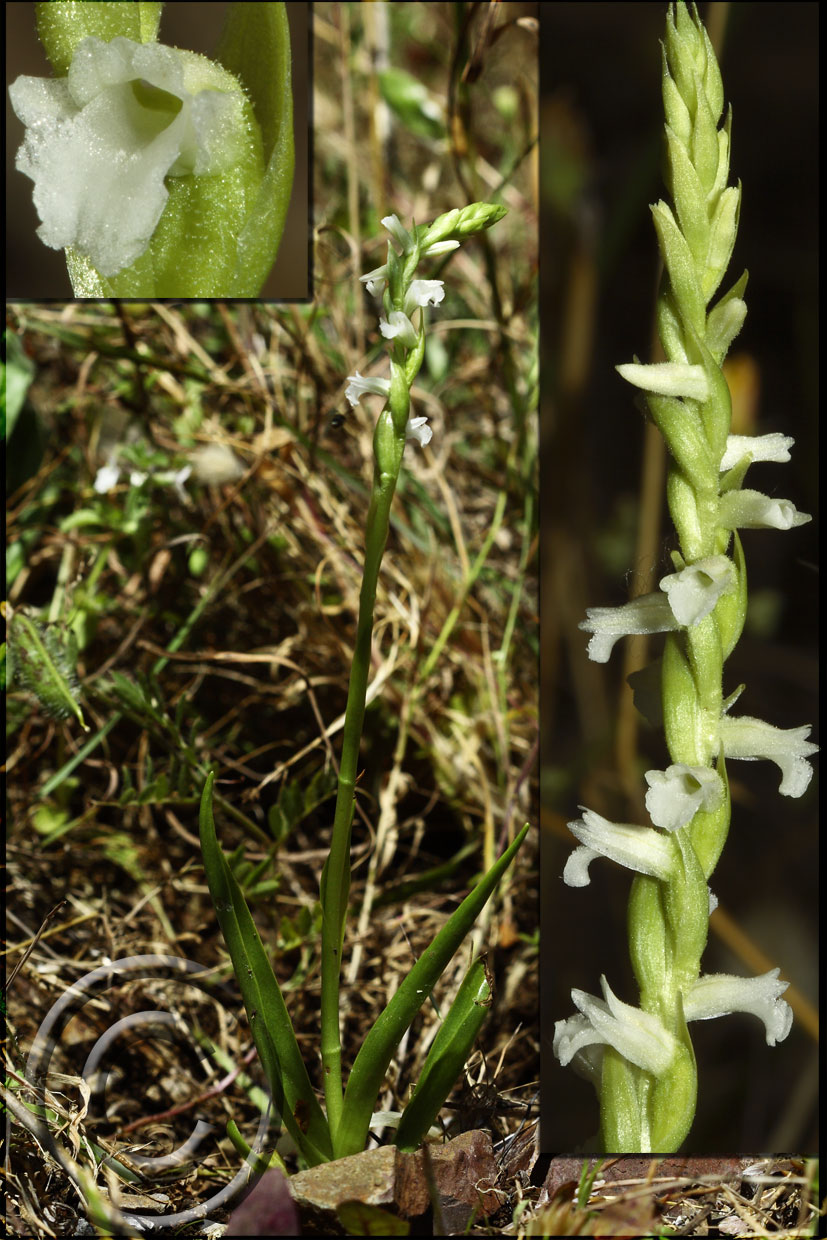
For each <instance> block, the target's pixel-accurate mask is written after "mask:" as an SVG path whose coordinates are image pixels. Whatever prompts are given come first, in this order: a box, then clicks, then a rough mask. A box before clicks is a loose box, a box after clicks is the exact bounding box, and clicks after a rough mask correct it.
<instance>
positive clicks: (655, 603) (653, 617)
mask: <svg viewBox="0 0 827 1240" xmlns="http://www.w3.org/2000/svg"><path fill="white" fill-rule="evenodd" d="M586 615H587V617H588V619H587V620H581V622H580V624H579V625H578V626H577V627H578V628H581V629H583V630H585V632H587V633H591V634H592V638H591V640H590V641H589V658H590V659H592V660H593V662H595V663H607V662H608V659H609V655H610V654H611V653H612V648H613V646H614V644H615V642H616V641H618V640H619V639H620V638H621V637H628V636H629V635H630V634H633V633H666V632H668V631H670V630H673V629H678V628H680V625H679V623H678V621H677V620H676V619H675V616H674V614H673V612H672V608H671V607H670V606H669V599H668V598H667V596H666V595H665V594H663V593H657V592H656V593H653V594H642V595H641V596H640V597H639V598H634V599H632V600H631V602H629V603H624V604H623V605H622V606H621V607H589V608H587V609H586Z"/></svg>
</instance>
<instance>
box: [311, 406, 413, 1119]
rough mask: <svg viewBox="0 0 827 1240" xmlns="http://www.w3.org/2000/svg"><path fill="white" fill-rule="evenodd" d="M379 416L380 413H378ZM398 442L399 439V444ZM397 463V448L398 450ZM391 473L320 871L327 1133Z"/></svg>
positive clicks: (368, 552) (385, 479) (383, 483)
mask: <svg viewBox="0 0 827 1240" xmlns="http://www.w3.org/2000/svg"><path fill="white" fill-rule="evenodd" d="M383 416H384V415H383ZM402 447H404V443H403V445H402ZM398 456H399V462H400V463H401V459H402V453H401V452H400V453H399V454H398ZM398 476H399V472H398V465H397V472H396V473H395V474H394V473H386V474H380V473H379V472H378V471H377V472H376V474H375V476H374V484H373V493H372V495H371V501H370V508H369V511H368V519H367V532H366V545H365V569H364V576H363V578H362V588H361V591H360V593H359V619H358V622H357V625H356V645H355V648H354V651H353V662H352V665H351V669H350V685H349V687H348V694H347V707H346V709H345V723H344V730H343V739H342V757H341V762H340V766H339V787H338V792H337V795H336V810H335V814H334V818H333V836H332V839H331V842H330V854H329V856H328V859H327V861H326V862H325V867H324V870H323V872H322V887H321V898H322V914H323V916H322V1012H321V1022H322V1030H321V1049H322V1066H323V1069H324V1090H325V1103H326V1105H327V1116H328V1122H329V1124H330V1130H331V1133H333V1134H334V1139H335V1132H336V1128H337V1126H338V1123H339V1120H340V1119H341V1114H342V1100H343V1091H342V1046H341V1036H340V1035H341V1031H340V1028H339V975H340V971H341V964H342V943H343V941H344V925H345V917H346V915H347V901H348V894H349V892H350V833H351V826H352V824H353V802H354V797H355V794H356V777H357V774H358V762H359V745H360V742H361V739H362V726H363V724H364V719H365V699H366V696H367V688H368V673H369V671H370V652H371V634H372V632H373V608H374V604H375V602H376V585H377V581H378V579H379V569H380V566H381V564H382V555H383V553H384V550H385V544H386V542H387V538H388V527H389V523H390V510H391V504H392V503H393V496H394V492H395V491H396V481H397V478H398Z"/></svg>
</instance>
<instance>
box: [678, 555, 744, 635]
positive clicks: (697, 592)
mask: <svg viewBox="0 0 827 1240" xmlns="http://www.w3.org/2000/svg"><path fill="white" fill-rule="evenodd" d="M735 585H736V575H735V565H734V564H733V563H732V561H731V560H729V559H727V557H726V556H725V555H711V556H708V557H707V558H706V559H704V560H696V561H695V563H694V564H687V565H686V567H685V568H682V569H681V570H680V572H677V573H670V574H669V576H668V577H662V578H661V581H660V588H661V589H662V590H665V591H666V594H667V597H668V599H669V606H670V608H671V609H672V614H673V616H674V617H675V619H676V620H677V621H678V623H679V624H681V625H684V626H686V627H689V626H691V625H693V624H697V623H698V621H699V620H703V618H704V616H708V615H709V613H710V612H711V611H712V609H713V608H714V606H715V604H716V603H717V602H718V599H719V598H720V597H721V595H722V594H729V593H730V592H731V591H732V590H734V589H735Z"/></svg>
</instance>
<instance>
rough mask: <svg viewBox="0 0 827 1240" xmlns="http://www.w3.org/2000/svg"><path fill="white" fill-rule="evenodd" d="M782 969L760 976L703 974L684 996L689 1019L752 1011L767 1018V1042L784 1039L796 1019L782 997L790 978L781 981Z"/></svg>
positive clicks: (684, 1005)
mask: <svg viewBox="0 0 827 1240" xmlns="http://www.w3.org/2000/svg"><path fill="white" fill-rule="evenodd" d="M779 972H780V970H779V969H770V971H769V973H762V974H761V975H760V976H759V977H734V976H733V975H732V974H730V973H712V974H707V975H706V976H705V977H701V978H699V979H698V980H697V982H694V983H693V985H692V986H691V987H690V989H689V992H688V993H687V994H686V995H685V996H684V1003H683V1010H684V1016H685V1017H686V1019H687V1020H711V1019H712V1018H713V1017H715V1016H727V1015H728V1014H729V1013H730V1012H750V1013H752V1015H753V1016H757V1017H758V1018H759V1020H762V1021H763V1022H764V1026H765V1028H766V1031H767V1045H768V1046H775V1044H776V1042H783V1041H784V1039H785V1038H786V1036H787V1034H788V1033H789V1032H790V1029H791V1028H792V1023H793V1011H792V1008H791V1007H790V1005H789V1004H788V1003H786V1002H785V1001H784V1000H783V999H782V998H781V995H783V993H784V991H785V990H786V989H787V987H788V985H789V982H779V980H778V974H779Z"/></svg>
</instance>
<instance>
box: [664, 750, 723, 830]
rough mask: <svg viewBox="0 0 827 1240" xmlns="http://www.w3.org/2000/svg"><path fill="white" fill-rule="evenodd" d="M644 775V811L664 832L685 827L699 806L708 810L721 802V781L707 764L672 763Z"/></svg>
mask: <svg viewBox="0 0 827 1240" xmlns="http://www.w3.org/2000/svg"><path fill="white" fill-rule="evenodd" d="M645 778H646V782H647V784H648V785H649V791H648V792H647V793H646V810H647V812H648V814H649V817H650V818H651V819H652V822H653V823H654V824H655V826H657V827H663V828H664V829H665V830H666V831H677V829H678V828H679V827H684V826H686V824H687V823H688V822H690V821H691V820H692V819H693V818H694V817H695V814H696V813H697V812H698V810H700V809H702V810H704V811H705V812H707V813H711V812H714V811H715V810H717V809H720V807H721V806H722V805H723V803H724V784H723V780H722V779H721V777H720V775H719V774H718V772H717V771H714V770H713V769H712V768H711V767H708V766H686V765H685V764H684V763H683V762H676V763H674V764H673V765H672V766H668V767H667V768H666V770H665V771H647V772H646V775H645Z"/></svg>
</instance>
